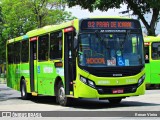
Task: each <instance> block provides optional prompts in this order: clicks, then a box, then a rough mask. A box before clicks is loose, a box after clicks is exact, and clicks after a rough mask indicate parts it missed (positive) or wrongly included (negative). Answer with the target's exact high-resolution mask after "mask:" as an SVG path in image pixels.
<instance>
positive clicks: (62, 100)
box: [56, 81, 71, 106]
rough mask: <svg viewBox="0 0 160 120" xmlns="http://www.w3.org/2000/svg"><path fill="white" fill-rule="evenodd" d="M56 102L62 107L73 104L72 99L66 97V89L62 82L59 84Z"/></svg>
mask: <svg viewBox="0 0 160 120" xmlns="http://www.w3.org/2000/svg"><path fill="white" fill-rule="evenodd" d="M56 101H57V102H58V103H59V104H60V105H62V106H68V105H70V103H71V99H70V98H68V97H66V96H65V89H64V86H63V83H62V81H59V83H58V89H57V96H56Z"/></svg>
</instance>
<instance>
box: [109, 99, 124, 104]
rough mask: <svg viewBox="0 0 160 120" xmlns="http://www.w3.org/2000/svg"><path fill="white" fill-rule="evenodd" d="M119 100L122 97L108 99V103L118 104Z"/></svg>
mask: <svg viewBox="0 0 160 120" xmlns="http://www.w3.org/2000/svg"><path fill="white" fill-rule="evenodd" d="M121 100H122V98H115V99H108V101H109V103H110V104H113V105H114V104H116V105H117V104H120V102H121Z"/></svg>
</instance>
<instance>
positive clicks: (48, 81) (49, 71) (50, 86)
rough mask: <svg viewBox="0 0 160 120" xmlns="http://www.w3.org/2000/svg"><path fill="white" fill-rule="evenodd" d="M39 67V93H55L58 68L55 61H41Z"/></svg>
mask: <svg viewBox="0 0 160 120" xmlns="http://www.w3.org/2000/svg"><path fill="white" fill-rule="evenodd" d="M37 68H38V70H37V72H38V73H37V74H38V75H37V76H38V94H44V95H54V81H55V76H56V69H55V68H54V66H53V62H52V63H51V62H48V61H46V62H39V63H38V66H37Z"/></svg>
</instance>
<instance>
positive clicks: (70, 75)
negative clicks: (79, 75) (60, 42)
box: [64, 31, 76, 95]
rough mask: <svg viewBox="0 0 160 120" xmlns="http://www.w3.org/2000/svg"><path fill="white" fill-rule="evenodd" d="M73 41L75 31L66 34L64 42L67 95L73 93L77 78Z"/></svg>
mask: <svg viewBox="0 0 160 120" xmlns="http://www.w3.org/2000/svg"><path fill="white" fill-rule="evenodd" d="M73 41H74V31H71V32H66V33H65V40H64V71H65V72H64V76H65V94H66V95H70V92H71V91H72V92H73V80H75V76H76V57H75V51H74V49H73V46H74V45H73ZM73 94H74V93H73Z"/></svg>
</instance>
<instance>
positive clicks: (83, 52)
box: [78, 33, 144, 67]
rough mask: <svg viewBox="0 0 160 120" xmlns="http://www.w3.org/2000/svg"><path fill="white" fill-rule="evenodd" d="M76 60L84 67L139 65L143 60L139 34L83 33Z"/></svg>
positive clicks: (80, 37)
mask: <svg viewBox="0 0 160 120" xmlns="http://www.w3.org/2000/svg"><path fill="white" fill-rule="evenodd" d="M78 47H79V48H78V61H79V65H80V66H86V67H118V66H140V65H142V64H144V63H143V61H144V56H143V40H142V35H141V34H133V33H130V34H126V33H112V34H111V33H97V34H96V33H83V34H80V35H79V45H78Z"/></svg>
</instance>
